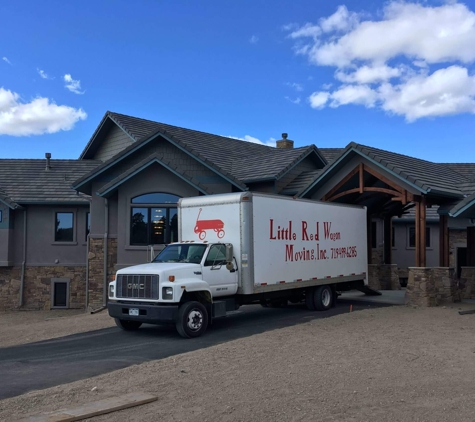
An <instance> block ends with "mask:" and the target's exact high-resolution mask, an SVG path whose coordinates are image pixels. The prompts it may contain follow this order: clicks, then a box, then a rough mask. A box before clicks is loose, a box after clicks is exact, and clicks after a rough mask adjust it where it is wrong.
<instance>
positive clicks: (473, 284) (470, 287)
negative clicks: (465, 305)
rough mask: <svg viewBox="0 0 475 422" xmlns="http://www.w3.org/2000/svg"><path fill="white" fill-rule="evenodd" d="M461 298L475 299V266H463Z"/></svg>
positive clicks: (460, 284)
mask: <svg viewBox="0 0 475 422" xmlns="http://www.w3.org/2000/svg"><path fill="white" fill-rule="evenodd" d="M459 299H460V300H461V299H475V267H462V274H461V276H460V281H459Z"/></svg>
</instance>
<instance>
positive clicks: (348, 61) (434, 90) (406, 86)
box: [288, 0, 475, 121]
mask: <svg viewBox="0 0 475 422" xmlns="http://www.w3.org/2000/svg"><path fill="white" fill-rule="evenodd" d="M290 30H292V32H291V33H290V34H289V35H288V37H289V38H291V39H293V40H295V42H296V44H295V45H294V51H295V52H296V53H297V54H303V55H306V56H307V57H308V59H309V60H310V62H311V63H313V64H315V65H317V66H332V67H334V68H336V70H335V73H334V78H335V80H336V81H337V82H340V83H341V84H340V85H339V86H338V84H337V86H335V88H334V90H333V91H331V92H324V91H320V92H318V91H317V92H314V93H313V94H312V95H311V96H310V97H309V102H310V106H311V107H313V108H316V109H321V108H323V107H327V106H328V107H340V106H342V105H346V104H358V105H362V106H365V107H375V106H378V107H380V108H381V109H382V110H385V111H386V112H388V113H390V114H397V115H401V116H404V117H405V118H406V120H407V121H414V120H416V119H419V118H423V117H436V116H447V115H451V114H458V113H475V109H474V108H473V104H474V102H475V91H474V90H473V84H474V78H475V76H473V75H471V73H470V71H469V69H470V68H471V67H470V65H472V64H473V63H475V48H473V45H475V13H474V12H473V11H471V10H470V9H469V8H468V7H467V6H466V5H465V4H461V3H457V2H454V1H447V2H445V3H443V4H441V5H439V6H429V5H427V3H426V2H421V3H414V2H408V1H404V0H393V1H390V2H389V3H387V4H386V5H385V6H384V8H383V9H382V13H381V14H380V15H378V16H376V17H371V16H369V15H368V14H364V13H354V12H350V11H348V9H347V8H346V7H345V6H340V7H338V9H337V11H336V12H335V13H334V14H333V15H331V16H329V17H327V18H322V19H320V20H319V21H318V23H316V24H312V23H306V24H304V25H302V26H300V27H298V28H292V29H290ZM434 65H437V67H436V68H435V69H431V66H434ZM324 87H325V88H324V90H325V89H329V88H330V86H329V85H328V84H325V85H324ZM327 87H328V88H327Z"/></svg>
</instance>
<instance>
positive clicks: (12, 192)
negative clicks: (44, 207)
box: [0, 159, 100, 208]
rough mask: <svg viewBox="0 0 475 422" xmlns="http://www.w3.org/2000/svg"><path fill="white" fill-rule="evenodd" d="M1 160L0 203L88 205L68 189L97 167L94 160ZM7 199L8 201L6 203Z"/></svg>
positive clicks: (82, 196)
mask: <svg viewBox="0 0 475 422" xmlns="http://www.w3.org/2000/svg"><path fill="white" fill-rule="evenodd" d="M50 163H51V169H50V170H48V171H47V170H46V160H44V159H38V160H21V159H15V160H14V159H0V186H1V190H0V199H1V200H2V201H4V202H6V203H8V201H11V203H12V207H13V208H14V207H15V205H18V204H23V203H41V204H47V203H65V204H70V203H87V202H88V200H87V198H86V197H85V196H84V195H82V194H79V195H78V193H77V192H76V191H74V190H73V189H71V186H70V185H71V182H72V181H73V180H75V179H77V178H78V177H79V176H82V175H83V174H84V173H87V172H89V171H90V170H92V169H93V168H94V167H97V166H98V164H100V162H98V161H93V160H80V161H79V160H50ZM5 198H7V199H5Z"/></svg>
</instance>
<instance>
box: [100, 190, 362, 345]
mask: <svg viewBox="0 0 475 422" xmlns="http://www.w3.org/2000/svg"><path fill="white" fill-rule="evenodd" d="M178 231H179V239H180V240H179V241H178V242H176V243H171V244H169V245H167V246H166V247H165V248H164V249H163V250H162V251H161V252H160V253H159V254H158V255H157V256H156V257H155V258H154V259H153V261H152V262H150V263H147V264H142V265H136V266H132V267H127V268H124V269H121V270H119V271H117V273H116V276H115V280H113V281H112V282H111V283H110V284H109V292H108V295H109V301H108V305H107V307H108V312H109V315H110V316H111V317H113V318H115V321H116V323H117V325H118V326H119V327H120V328H122V329H124V330H137V329H139V327H140V326H141V325H142V324H143V323H148V324H163V323H170V324H175V326H176V329H177V331H178V333H179V334H180V335H181V336H182V337H185V338H192V337H198V336H200V335H202V334H203V333H204V332H205V331H206V329H207V327H208V325H209V324H210V323H212V321H213V319H214V318H219V317H223V316H225V315H226V313H228V312H230V311H235V310H237V309H238V308H239V307H240V306H243V305H248V304H256V303H260V304H261V305H262V306H265V307H279V306H285V305H286V304H287V303H288V302H289V301H290V302H292V303H298V302H305V304H306V306H307V307H308V308H309V309H311V310H318V311H324V310H328V309H329V308H330V307H331V306H332V305H333V304H334V303H335V301H336V298H337V296H338V294H339V292H341V291H346V290H351V289H362V288H364V287H365V285H367V276H366V275H367V247H366V242H367V240H366V239H367V234H366V209H365V208H364V207H357V206H348V205H341V204H331V203H325V202H317V201H311V200H301V199H293V198H291V197H283V196H277V195H268V194H262V193H254V192H245V193H230V194H222V195H210V196H200V197H193V198H184V199H181V200H180V201H179V203H178Z"/></svg>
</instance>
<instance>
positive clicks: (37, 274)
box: [0, 266, 86, 312]
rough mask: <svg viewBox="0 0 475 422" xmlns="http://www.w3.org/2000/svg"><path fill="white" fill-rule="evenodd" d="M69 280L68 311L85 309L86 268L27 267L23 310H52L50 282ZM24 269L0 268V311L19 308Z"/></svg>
mask: <svg viewBox="0 0 475 422" xmlns="http://www.w3.org/2000/svg"><path fill="white" fill-rule="evenodd" d="M52 278H67V279H69V308H73V309H81V308H84V304H85V299H86V282H85V281H86V267H85V266H82V267H78V266H73V267H62V266H49V267H26V268H25V279H24V287H23V306H22V309H28V310H42V309H44V310H48V309H51V305H52V304H51V279H52ZM20 279H21V267H8V268H1V269H0V312H4V311H8V310H15V309H19V303H20V283H21V282H20Z"/></svg>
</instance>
